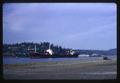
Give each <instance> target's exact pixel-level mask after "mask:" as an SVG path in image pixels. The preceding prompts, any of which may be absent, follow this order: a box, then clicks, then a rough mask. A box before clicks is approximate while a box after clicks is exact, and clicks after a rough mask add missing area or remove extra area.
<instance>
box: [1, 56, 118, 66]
mask: <svg viewBox="0 0 120 83" xmlns="http://www.w3.org/2000/svg"><path fill="white" fill-rule="evenodd" d="M109 58H111V59H116V56H109ZM100 59H102V57H85V56H84V57H78V58H34V59H33V58H19V57H3V64H16V63H30V62H60V61H67V60H80V61H93V60H100Z"/></svg>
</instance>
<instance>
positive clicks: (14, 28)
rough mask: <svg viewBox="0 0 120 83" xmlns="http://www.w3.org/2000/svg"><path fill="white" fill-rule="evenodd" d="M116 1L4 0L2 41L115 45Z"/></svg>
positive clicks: (83, 46)
mask: <svg viewBox="0 0 120 83" xmlns="http://www.w3.org/2000/svg"><path fill="white" fill-rule="evenodd" d="M116 11H117V10H116V4H115V3H5V4H3V43H17V42H18V43H20V42H35V43H40V42H50V43H53V44H54V45H59V46H62V47H65V48H73V49H93V50H94V49H95V50H108V49H112V48H116V44H117V39H116V38H117V31H116V30H117V24H116V23H117V22H116V19H117V17H116Z"/></svg>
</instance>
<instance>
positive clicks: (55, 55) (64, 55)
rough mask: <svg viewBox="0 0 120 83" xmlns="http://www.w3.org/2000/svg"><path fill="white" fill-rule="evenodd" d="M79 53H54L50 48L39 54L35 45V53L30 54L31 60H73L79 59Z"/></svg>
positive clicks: (71, 51) (70, 51)
mask: <svg viewBox="0 0 120 83" xmlns="http://www.w3.org/2000/svg"><path fill="white" fill-rule="evenodd" d="M78 55H79V54H78V53H76V52H75V51H73V50H69V51H66V53H54V52H53V50H52V49H51V48H50V45H49V48H48V49H47V50H45V51H44V52H37V51H36V45H35V51H34V52H33V53H31V54H30V57H31V58H73V57H78Z"/></svg>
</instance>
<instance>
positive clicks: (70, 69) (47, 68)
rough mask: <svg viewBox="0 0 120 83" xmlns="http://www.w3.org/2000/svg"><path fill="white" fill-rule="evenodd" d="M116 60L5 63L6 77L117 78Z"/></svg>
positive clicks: (4, 72)
mask: <svg viewBox="0 0 120 83" xmlns="http://www.w3.org/2000/svg"><path fill="white" fill-rule="evenodd" d="M116 74H117V65H116V60H105V61H104V60H98V61H87V62H81V61H74V60H73V61H63V62H37V63H27V64H9V65H8V64H4V65H3V77H4V79H21V80H23V79H29V80H32V79H53V80H54V79H80V80H81V79H116Z"/></svg>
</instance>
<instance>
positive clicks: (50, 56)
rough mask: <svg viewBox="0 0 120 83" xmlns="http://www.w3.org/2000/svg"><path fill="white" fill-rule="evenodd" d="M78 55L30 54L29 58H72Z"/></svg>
mask: <svg viewBox="0 0 120 83" xmlns="http://www.w3.org/2000/svg"><path fill="white" fill-rule="evenodd" d="M78 55H79V54H73V55H66V54H62V55H60V54H53V55H45V54H31V55H30V57H31V58H74V57H78Z"/></svg>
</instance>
